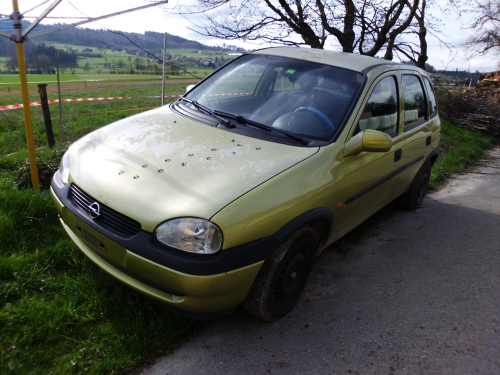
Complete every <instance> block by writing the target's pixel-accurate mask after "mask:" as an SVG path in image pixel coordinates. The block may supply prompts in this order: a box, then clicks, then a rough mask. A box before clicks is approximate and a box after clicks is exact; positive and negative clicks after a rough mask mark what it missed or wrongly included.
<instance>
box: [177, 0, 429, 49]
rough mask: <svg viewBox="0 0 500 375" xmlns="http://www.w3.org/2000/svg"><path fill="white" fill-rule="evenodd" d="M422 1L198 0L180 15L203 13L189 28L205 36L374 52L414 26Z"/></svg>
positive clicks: (184, 7)
mask: <svg viewBox="0 0 500 375" xmlns="http://www.w3.org/2000/svg"><path fill="white" fill-rule="evenodd" d="M421 1H422V0H294V1H291V0H260V1H259V0H253V1H251V0H232V1H228V0H198V1H197V4H196V5H195V6H180V7H179V13H181V14H184V15H185V16H186V18H190V16H192V15H193V14H199V16H200V17H202V18H203V21H202V22H201V23H199V22H198V23H197V24H196V25H194V24H193V27H192V28H191V29H192V30H194V31H196V32H198V33H200V34H202V35H206V36H211V37H217V38H221V39H226V40H237V39H242V40H245V41H259V42H262V41H264V42H270V43H279V44H285V45H295V46H299V45H307V46H310V47H311V48H324V47H325V43H327V41H330V42H331V43H332V44H334V43H335V44H339V45H340V46H341V48H342V51H344V52H351V53H352V52H355V51H356V52H358V53H360V54H363V55H369V56H375V55H377V53H379V52H380V51H382V50H384V48H385V47H386V46H387V45H388V43H389V44H390V43H392V46H394V45H395V43H396V40H397V38H398V36H399V35H401V34H402V33H404V32H405V30H407V29H408V28H409V27H410V26H411V25H412V22H413V21H414V19H415V15H416V13H417V10H418V9H419V5H420V4H421ZM424 37H425V36H424ZM332 39H333V40H332ZM386 58H391V55H390V54H389V55H387V56H386Z"/></svg>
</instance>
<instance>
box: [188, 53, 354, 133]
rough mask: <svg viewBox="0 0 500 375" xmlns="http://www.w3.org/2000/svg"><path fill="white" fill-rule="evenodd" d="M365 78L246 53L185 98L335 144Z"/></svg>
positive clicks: (216, 110)
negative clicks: (334, 139)
mask: <svg viewBox="0 0 500 375" xmlns="http://www.w3.org/2000/svg"><path fill="white" fill-rule="evenodd" d="M363 80H364V77H363V76H362V75H361V74H360V73H357V72H353V71H350V70H346V69H341V68H337V67H334V66H329V65H322V64H318V63H314V62H309V61H303V60H296V59H290V58H285V57H276V56H266V55H257V54H256V55H245V56H243V57H241V58H239V59H237V60H235V61H234V62H232V63H230V64H228V65H227V66H225V67H224V68H222V69H221V70H219V71H218V72H216V73H215V74H213V75H212V76H210V77H209V78H207V79H206V80H205V81H203V82H202V83H201V84H199V85H198V86H197V87H195V88H194V89H193V90H192V91H190V92H189V93H188V94H187V95H186V96H185V97H186V98H188V99H190V100H191V101H194V102H196V103H199V104H201V105H203V106H205V107H207V108H209V109H210V110H212V111H213V112H214V113H216V114H217V115H219V116H227V117H228V118H233V119H237V120H238V121H239V122H240V123H248V124H250V125H252V124H254V125H258V124H262V125H264V126H266V127H269V128H271V129H272V130H276V131H281V132H283V133H287V134H289V135H294V136H296V137H300V138H305V139H308V140H318V141H331V139H332V138H333V137H334V136H335V134H336V133H337V132H338V131H339V129H340V127H341V126H342V124H343V122H344V120H345V118H346V115H347V114H348V113H347V112H348V110H349V108H350V107H351V104H352V102H353V100H354V98H355V97H356V96H357V94H358V92H359V90H360V89H361V86H362V83H363Z"/></svg>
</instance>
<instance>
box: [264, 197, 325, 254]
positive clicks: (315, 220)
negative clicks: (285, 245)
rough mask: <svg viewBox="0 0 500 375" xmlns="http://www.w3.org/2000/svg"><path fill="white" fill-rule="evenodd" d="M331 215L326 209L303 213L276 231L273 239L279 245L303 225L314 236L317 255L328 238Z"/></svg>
mask: <svg viewBox="0 0 500 375" xmlns="http://www.w3.org/2000/svg"><path fill="white" fill-rule="evenodd" d="M333 221H334V220H333V214H332V212H331V211H330V210H329V209H328V208H326V207H321V208H315V209H312V210H310V211H307V212H304V213H303V214H301V215H299V216H297V217H296V218H294V219H293V220H291V221H289V222H288V223H287V224H285V225H284V226H282V227H281V228H280V229H278V230H277V231H276V232H275V233H274V234H273V237H274V239H275V240H276V241H277V242H278V243H280V242H282V241H283V240H284V239H285V238H286V237H287V236H288V235H290V234H291V233H292V232H293V231H295V230H297V229H299V228H300V227H302V226H304V225H309V226H310V227H311V229H312V230H313V231H314V233H315V235H316V244H317V249H318V251H317V253H319V252H320V249H322V248H323V247H324V246H325V245H326V243H327V241H328V238H329V237H330V234H331V232H332V229H333Z"/></svg>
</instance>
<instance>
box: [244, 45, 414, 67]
mask: <svg viewBox="0 0 500 375" xmlns="http://www.w3.org/2000/svg"><path fill="white" fill-rule="evenodd" d="M251 53H252V54H265V55H273V56H283V57H290V58H294V59H300V60H307V61H313V62H318V63H321V64H326V65H332V66H337V67H340V68H345V69H349V70H355V71H358V72H362V73H367V72H368V71H370V70H372V69H373V68H375V67H381V66H387V67H388V68H394V67H395V66H400V67H401V68H404V69H412V70H413V69H414V70H418V71H421V69H418V68H416V67H415V66H412V65H406V64H401V63H397V62H394V61H389V60H384V59H379V58H376V57H371V56H364V55H356V54H354V53H347V52H336V51H328V50H324V49H313V48H298V47H271V48H264V49H259V50H255V51H252V52H251Z"/></svg>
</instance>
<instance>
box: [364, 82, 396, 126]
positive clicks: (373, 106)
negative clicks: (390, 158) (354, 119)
mask: <svg viewBox="0 0 500 375" xmlns="http://www.w3.org/2000/svg"><path fill="white" fill-rule="evenodd" d="M365 129H373V130H378V131H381V132H384V133H387V134H389V135H391V136H394V135H397V133H398V90H397V84H396V77H394V76H390V77H385V78H383V79H382V80H381V81H380V82H378V83H377V85H376V86H375V88H374V89H373V91H372V93H371V95H370V98H369V99H368V102H367V103H366V105H365V108H364V109H363V113H362V114H361V118H360V120H359V123H358V126H357V128H356V131H355V133H354V134H357V133H359V132H360V131H362V130H365Z"/></svg>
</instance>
